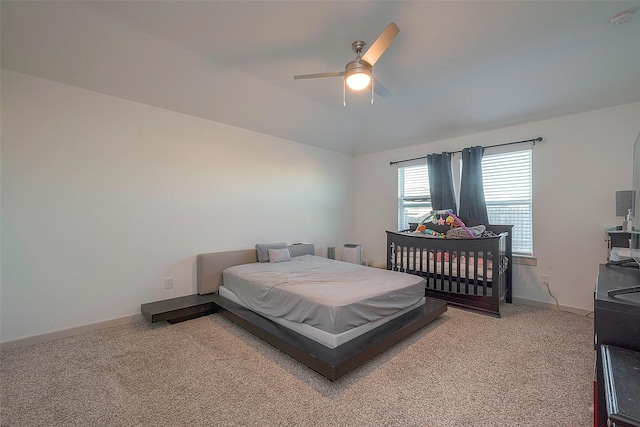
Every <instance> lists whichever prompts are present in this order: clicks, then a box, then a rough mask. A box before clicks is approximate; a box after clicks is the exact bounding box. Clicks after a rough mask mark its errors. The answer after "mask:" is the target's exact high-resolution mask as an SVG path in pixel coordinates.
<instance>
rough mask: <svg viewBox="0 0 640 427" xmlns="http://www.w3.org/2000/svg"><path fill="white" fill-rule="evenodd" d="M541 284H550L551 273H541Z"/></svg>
mask: <svg viewBox="0 0 640 427" xmlns="http://www.w3.org/2000/svg"><path fill="white" fill-rule="evenodd" d="M540 284H541V285H542V286H549V275H548V274H541V275H540Z"/></svg>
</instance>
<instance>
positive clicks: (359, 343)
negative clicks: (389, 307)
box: [196, 250, 447, 381]
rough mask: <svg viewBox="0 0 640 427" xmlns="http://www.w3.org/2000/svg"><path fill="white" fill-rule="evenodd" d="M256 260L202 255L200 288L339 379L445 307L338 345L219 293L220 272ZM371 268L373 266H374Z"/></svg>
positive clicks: (260, 333)
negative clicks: (332, 345) (313, 337)
mask: <svg viewBox="0 0 640 427" xmlns="http://www.w3.org/2000/svg"><path fill="white" fill-rule="evenodd" d="M250 262H256V254H255V250H242V251H232V252H217V253H208V254H200V255H198V256H197V258H196V264H197V284H198V293H199V294H201V295H205V296H207V297H208V298H209V299H210V300H211V301H212V303H213V311H214V312H217V313H219V314H220V315H222V316H224V317H225V318H227V319H229V320H231V321H232V322H234V323H236V324H237V325H239V326H241V327H242V328H244V329H245V330H247V331H249V332H251V333H252V334H254V335H255V336H257V337H258V338H261V339H262V340H264V341H266V342H267V343H269V344H271V345H273V346H274V347H276V348H277V349H279V350H281V351H282V352H284V353H286V354H288V355H290V356H291V357H293V358H294V359H296V360H298V361H299V362H301V363H303V364H304V365H306V366H308V367H309V368H311V369H313V370H314V371H316V372H318V373H320V374H322V375H324V376H325V377H327V378H328V379H330V380H331V381H335V380H337V379H338V378H340V377H342V376H343V375H344V374H346V373H347V372H349V371H351V370H352V369H354V368H356V367H357V366H359V365H361V364H363V363H364V362H366V361H367V360H369V359H371V358H372V357H374V356H375V355H377V354H379V353H381V352H382V351H384V350H386V349H387V348H389V347H391V346H392V345H393V344H395V343H397V342H398V341H400V340H402V339H403V338H405V337H407V336H408V335H410V334H411V333H413V332H415V331H417V330H418V329H420V328H421V327H423V326H425V325H426V324H428V323H430V322H431V321H433V320H435V319H436V318H437V317H438V316H440V315H441V314H443V313H444V312H445V311H446V310H447V304H446V303H445V302H442V301H438V300H432V299H427V301H426V303H425V304H424V305H422V306H420V307H418V308H415V309H413V310H411V311H409V312H407V313H405V314H403V315H402V316H399V317H397V318H396V319H393V320H391V321H389V322H387V323H385V324H383V325H380V326H378V327H377V328H375V329H373V330H371V331H369V332H367V333H365V334H364V335H361V336H359V337H357V338H355V339H353V340H351V341H349V342H346V343H344V344H342V345H340V346H338V347H336V348H334V349H331V348H329V347H326V346H324V345H322V344H320V343H317V342H316V341H313V340H311V339H309V338H307V337H305V336H303V335H301V334H299V333H297V332H294V331H292V330H290V329H288V328H286V327H284V326H281V325H279V324H277V323H274V322H272V321H271V320H269V319H267V318H265V317H263V316H261V315H259V314H257V313H255V312H253V311H251V310H249V309H246V308H244V307H242V306H240V305H238V304H236V303H234V302H232V301H229V300H227V299H226V298H224V297H221V296H220V295H219V294H218V293H217V289H218V287H219V286H220V284H221V283H222V271H223V270H224V269H225V268H227V267H231V266H233V265H238V264H246V263H250ZM372 268H373V267H372Z"/></svg>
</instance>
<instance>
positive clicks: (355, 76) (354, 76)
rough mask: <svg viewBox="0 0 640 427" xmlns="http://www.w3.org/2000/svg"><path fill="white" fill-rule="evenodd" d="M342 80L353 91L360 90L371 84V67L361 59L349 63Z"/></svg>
mask: <svg viewBox="0 0 640 427" xmlns="http://www.w3.org/2000/svg"><path fill="white" fill-rule="evenodd" d="M344 78H345V81H346V83H347V86H349V87H350V88H351V89H353V90H362V89H364V88H365V87H367V86H369V83H371V65H369V64H368V63H367V62H365V61H363V60H361V59H355V60H353V61H350V62H349V63H348V64H347V66H346V67H345V70H344Z"/></svg>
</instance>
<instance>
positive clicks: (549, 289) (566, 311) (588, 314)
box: [544, 283, 593, 317]
mask: <svg viewBox="0 0 640 427" xmlns="http://www.w3.org/2000/svg"><path fill="white" fill-rule="evenodd" d="M544 285H545V286H546V287H547V291H549V295H551V298H553V299H554V300H555V301H556V307H558V311H560V312H562V313H571V314H575V315H576V316H580V317H588V316H590V315H592V314H593V311H590V312H588V313H587V314H584V315H582V314H578V313H574V312H573V311H568V310H562V309H561V308H560V303H559V302H558V298H556V297H555V295H553V293H552V292H551V287H549V284H548V283H545V284H544Z"/></svg>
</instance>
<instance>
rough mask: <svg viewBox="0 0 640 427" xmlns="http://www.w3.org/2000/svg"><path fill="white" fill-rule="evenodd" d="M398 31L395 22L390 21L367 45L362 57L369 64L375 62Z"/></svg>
mask: <svg viewBox="0 0 640 427" xmlns="http://www.w3.org/2000/svg"><path fill="white" fill-rule="evenodd" d="M399 32H400V28H398V26H397V25H396V24H395V22H391V23H390V24H389V25H387V28H385V29H384V31H382V33H380V35H379V36H378V38H377V39H376V41H374V42H373V44H372V45H371V46H370V47H369V50H367V53H365V54H364V56H363V57H362V59H363V60H365V61H367V62H368V63H369V64H371V65H373V64H375V63H376V62H377V61H378V59H380V57H381V56H382V54H383V53H384V51H385V50H387V48H388V47H389V45H390V44H391V42H392V41H393V39H395V38H396V36H397V35H398V33H399Z"/></svg>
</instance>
